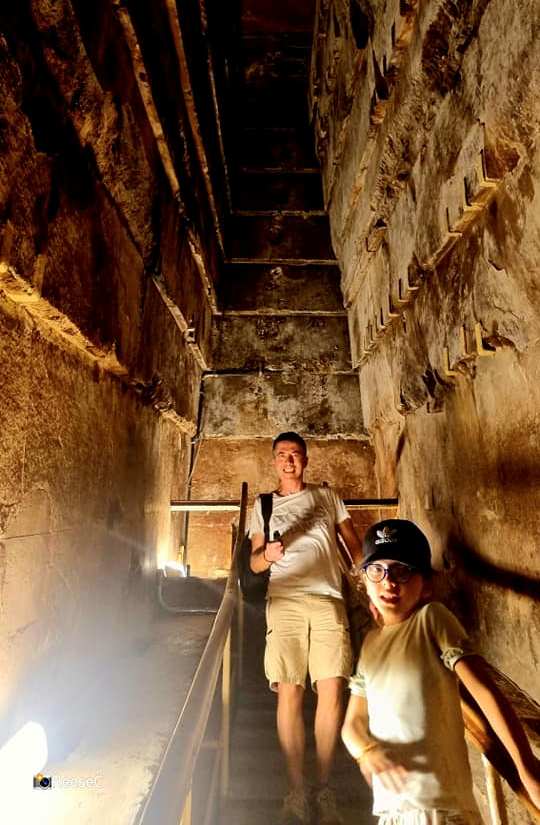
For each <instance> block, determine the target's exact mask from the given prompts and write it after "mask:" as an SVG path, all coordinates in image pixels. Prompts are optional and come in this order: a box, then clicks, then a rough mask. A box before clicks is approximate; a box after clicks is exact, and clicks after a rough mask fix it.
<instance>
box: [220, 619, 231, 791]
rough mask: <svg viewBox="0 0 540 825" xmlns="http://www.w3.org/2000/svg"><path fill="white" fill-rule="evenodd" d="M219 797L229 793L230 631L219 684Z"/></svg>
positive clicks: (224, 651) (224, 650)
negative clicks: (220, 683)
mask: <svg viewBox="0 0 540 825" xmlns="http://www.w3.org/2000/svg"><path fill="white" fill-rule="evenodd" d="M221 701H222V708H221V798H222V799H226V798H227V796H228V794H229V773H230V764H229V763H230V756H231V631H230V630H229V632H228V634H227V640H226V642H225V647H224V649H223V669H222V685H221Z"/></svg>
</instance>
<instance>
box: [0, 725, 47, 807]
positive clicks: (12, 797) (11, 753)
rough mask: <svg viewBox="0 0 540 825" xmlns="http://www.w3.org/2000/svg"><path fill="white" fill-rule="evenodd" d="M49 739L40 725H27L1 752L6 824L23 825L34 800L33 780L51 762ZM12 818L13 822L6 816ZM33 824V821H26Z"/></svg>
mask: <svg viewBox="0 0 540 825" xmlns="http://www.w3.org/2000/svg"><path fill="white" fill-rule="evenodd" d="M48 755H49V754H48V749H47V735H46V733H45V731H44V729H43V727H42V726H41V725H39V724H38V723H37V722H27V723H26V725H24V726H23V727H22V728H21V729H20V730H19V731H17V733H16V734H15V735H14V736H12V737H11V739H9V740H8V741H7V742H6V744H5V745H4V746H3V747H2V748H0V795H1V798H2V801H1V810H2V821H5V822H17V821H18V822H22V821H24V819H21V816H23V811H25V812H27V811H26V805H27V803H28V802H29V801H30V800H31V794H32V793H43V792H42V791H37V792H36V791H33V787H32V780H33V778H34V776H35V775H36V774H38V773H40V771H42V770H43V768H44V767H45V765H46V763H47V758H48ZM8 813H11V814H12V818H9V817H7V818H6V819H5V820H4V818H3V817H4V815H7V814H8ZM26 821H29V820H26Z"/></svg>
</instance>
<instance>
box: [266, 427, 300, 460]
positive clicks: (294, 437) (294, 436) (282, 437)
mask: <svg viewBox="0 0 540 825" xmlns="http://www.w3.org/2000/svg"><path fill="white" fill-rule="evenodd" d="M280 441H294V443H295V444H298V445H299V446H300V447H302V449H303V451H304V455H307V444H306V442H305V441H304V439H303V438H302V436H301V435H298V433H292V432H290V433H280V434H279V435H276V437H275V438H274V440H273V441H272V452H274V450H275V449H276V444H279V442H280Z"/></svg>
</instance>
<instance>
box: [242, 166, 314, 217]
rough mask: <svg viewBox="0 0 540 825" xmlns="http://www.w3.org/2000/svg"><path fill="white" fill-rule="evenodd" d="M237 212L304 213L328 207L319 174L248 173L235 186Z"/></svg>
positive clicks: (243, 174)
mask: <svg viewBox="0 0 540 825" xmlns="http://www.w3.org/2000/svg"><path fill="white" fill-rule="evenodd" d="M232 199H233V205H234V209H235V210H248V211H272V210H293V211H300V212H312V211H321V210H323V208H324V204H323V196H322V184H321V178H320V175H319V173H318V172H304V173H292V172H255V171H252V172H244V173H240V174H239V175H238V176H237V178H236V180H235V182H234V183H233V189H232Z"/></svg>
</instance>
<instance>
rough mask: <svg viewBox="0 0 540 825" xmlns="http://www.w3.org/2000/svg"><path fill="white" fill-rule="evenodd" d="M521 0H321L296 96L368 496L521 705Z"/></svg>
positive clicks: (533, 428) (527, 657)
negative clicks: (368, 473) (303, 97)
mask: <svg viewBox="0 0 540 825" xmlns="http://www.w3.org/2000/svg"><path fill="white" fill-rule="evenodd" d="M539 22H540V20H539V13H538V9H537V8H536V7H535V4H533V3H514V2H510V0H475V2H472V3H460V2H458V3H455V2H446V0H430V2H426V3H417V2H398V0H396V2H390V3H384V4H382V3H376V2H370V1H368V0H365V2H364V1H363V2H360V0H355V2H351V3H346V2H343V1H342V0H321V2H320V3H319V8H318V20H317V30H316V33H315V41H314V43H315V46H314V54H313V60H312V73H311V91H310V94H311V107H312V116H313V122H314V128H315V132H316V136H317V151H318V155H319V159H320V161H321V165H322V170H323V183H324V197H325V203H326V206H327V208H328V210H329V214H330V223H331V232H332V240H333V245H334V249H335V251H336V255H337V257H338V260H339V263H340V267H341V271H342V290H343V294H344V298H345V303H346V307H347V312H348V318H349V330H350V335H351V351H352V358H353V363H354V365H355V367H356V368H357V370H358V374H359V381H360V387H361V399H362V410H363V416H364V421H365V424H366V426H367V428H368V430H369V432H370V434H371V436H372V438H373V444H374V446H375V451H376V467H377V477H378V481H379V485H380V489H381V493H382V494H387V495H390V494H393V493H396V492H397V493H398V494H399V497H400V502H401V514H402V515H404V516H407V517H411V518H413V519H415V520H416V521H417V522H418V523H419V524H420V525H421V526H422V527H423V528H424V529H425V530H426V531H427V533H428V535H429V537H430V539H431V541H432V544H433V548H434V555H435V560H436V563H437V564H438V566H439V567H441V568H445V570H446V572H447V581H448V584H447V588H448V589H449V590H450V591H451V592H452V593H453V598H454V599H455V601H456V605H457V607H458V610H460V611H461V613H462V616H463V617H464V619H465V620H466V622H467V624H468V626H469V628H470V629H471V630H472V631H473V633H474V635H475V638H476V641H477V643H478V644H479V646H480V648H481V650H482V651H483V652H484V653H485V654H486V655H487V657H488V658H489V659H490V660H491V661H492V662H493V663H494V664H495V665H496V666H497V667H499V668H500V669H502V670H503V671H505V672H506V673H507V674H509V675H510V677H511V678H513V679H514V680H515V681H516V682H517V683H518V684H520V685H521V687H522V688H524V689H525V690H527V691H529V692H530V694H531V695H532V696H533V697H534V698H536V699H537V700H538V698H539V697H540V695H539V693H538V680H537V678H536V675H535V670H536V669H537V666H538V662H539V661H540V641H539V640H540V606H539V599H538V592H539V584H540V565H539V563H538V553H537V544H538V535H539V534H540V521H539V517H538V512H537V506H536V501H537V498H538V480H539V479H538V466H539V459H540V442H539V425H540V418H539V410H540V391H539V389H538V388H539V386H540V385H539V382H538V366H537V365H538V363H539V358H538V356H539V345H538V341H539V333H540V321H539V317H540V316H539V309H540V298H539V292H538V257H539V252H540V241H539V238H540V231H539V230H540V202H539V197H540V196H539V182H540V167H539V162H538V152H537V146H536V141H535V137H534V136H535V135H536V134H537V132H538V128H539V125H540V114H539V109H538V104H537V101H538V93H539V91H540V69H539V67H540V59H539V58H540V46H539V41H538V38H537V37H536V36H535V32H536V31H537V29H538V24H539Z"/></svg>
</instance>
